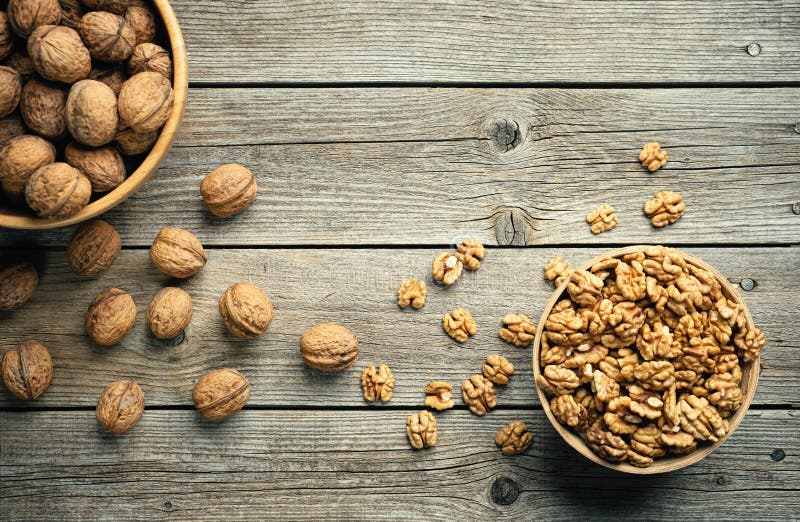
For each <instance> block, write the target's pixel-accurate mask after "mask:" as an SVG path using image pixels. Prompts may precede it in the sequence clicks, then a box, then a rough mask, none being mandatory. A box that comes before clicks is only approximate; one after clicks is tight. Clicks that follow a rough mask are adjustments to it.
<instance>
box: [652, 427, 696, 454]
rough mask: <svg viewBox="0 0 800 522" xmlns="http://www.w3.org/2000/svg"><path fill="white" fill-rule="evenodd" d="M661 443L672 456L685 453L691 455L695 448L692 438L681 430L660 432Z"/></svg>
mask: <svg viewBox="0 0 800 522" xmlns="http://www.w3.org/2000/svg"><path fill="white" fill-rule="evenodd" d="M661 443H662V444H663V445H664V446H667V447H668V448H669V450H670V453H672V454H673V455H684V454H686V453H691V452H692V451H694V450H695V449H696V448H697V442H696V441H695V440H694V437H692V436H691V435H689V434H688V433H686V432H685V431H681V430H678V431H669V430H667V431H662V432H661Z"/></svg>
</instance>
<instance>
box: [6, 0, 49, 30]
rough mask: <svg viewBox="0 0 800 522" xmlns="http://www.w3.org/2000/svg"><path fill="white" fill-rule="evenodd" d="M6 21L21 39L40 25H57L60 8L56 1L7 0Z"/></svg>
mask: <svg viewBox="0 0 800 522" xmlns="http://www.w3.org/2000/svg"><path fill="white" fill-rule="evenodd" d="M8 21H9V22H10V23H11V28H12V29H14V32H15V33H17V34H18V35H20V36H21V37H23V38H28V37H29V36H30V35H31V33H32V32H33V31H34V30H35V29H36V28H37V27H39V26H42V25H58V23H59V22H60V21H61V6H60V5H59V4H58V0H9V1H8Z"/></svg>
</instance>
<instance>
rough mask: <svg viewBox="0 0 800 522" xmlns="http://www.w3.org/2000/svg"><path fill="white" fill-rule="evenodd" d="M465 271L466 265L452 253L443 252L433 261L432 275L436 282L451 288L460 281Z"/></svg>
mask: <svg viewBox="0 0 800 522" xmlns="http://www.w3.org/2000/svg"><path fill="white" fill-rule="evenodd" d="M463 270H464V263H462V262H461V261H459V260H458V258H457V257H456V256H454V255H452V254H451V253H450V252H442V253H440V254H439V255H437V256H436V257H435V258H434V259H433V263H432V269H431V275H432V276H433V279H434V280H436V281H438V282H440V283H442V284H445V285H447V286H450V285H452V284H454V283H455V282H456V281H458V278H459V277H461V272H462V271H463Z"/></svg>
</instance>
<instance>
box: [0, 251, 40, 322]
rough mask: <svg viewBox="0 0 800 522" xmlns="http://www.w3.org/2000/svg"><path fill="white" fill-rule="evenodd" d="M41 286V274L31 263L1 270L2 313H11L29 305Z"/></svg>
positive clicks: (10, 266)
mask: <svg viewBox="0 0 800 522" xmlns="http://www.w3.org/2000/svg"><path fill="white" fill-rule="evenodd" d="M37 286H39V274H38V272H37V271H36V267H35V266H33V265H32V264H31V263H14V264H11V265H8V266H5V267H3V268H0V311H3V312H10V311H11V310H16V309H17V308H20V307H21V306H22V305H24V304H25V303H27V302H28V301H30V300H31V298H32V297H33V294H35V293H36V287H37Z"/></svg>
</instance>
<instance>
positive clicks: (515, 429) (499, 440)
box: [494, 421, 533, 456]
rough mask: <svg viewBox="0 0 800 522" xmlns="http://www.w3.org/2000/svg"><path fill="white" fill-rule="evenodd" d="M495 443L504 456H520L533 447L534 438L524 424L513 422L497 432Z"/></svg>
mask: <svg viewBox="0 0 800 522" xmlns="http://www.w3.org/2000/svg"><path fill="white" fill-rule="evenodd" d="M494 442H495V444H497V446H498V447H499V448H500V451H501V452H502V453H503V455H509V456H510V455H520V454H522V453H525V451H526V450H527V449H528V448H529V447H530V446H531V442H533V436H532V435H531V434H530V433H529V432H528V426H526V425H525V423H524V422H522V421H513V422H510V423H509V424H508V425H507V426H504V427H503V428H502V429H501V430H500V431H498V432H497V435H496V436H495V438H494Z"/></svg>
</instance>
